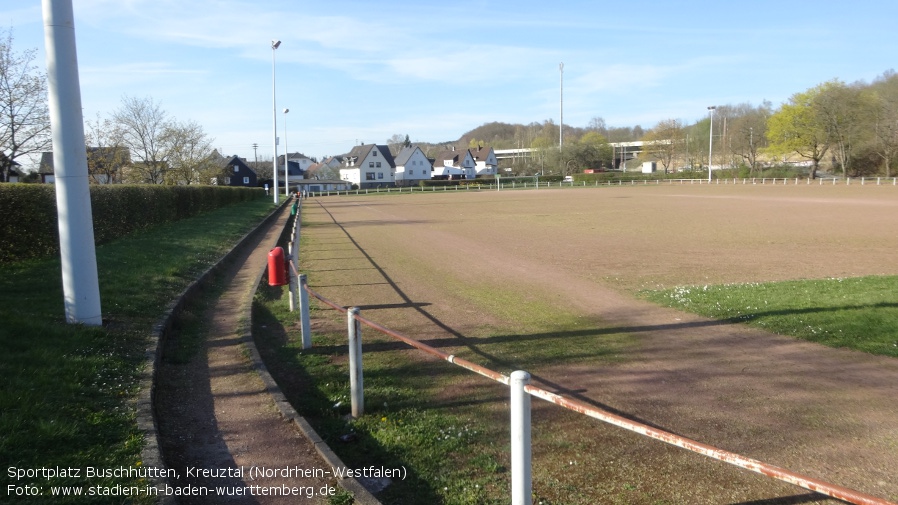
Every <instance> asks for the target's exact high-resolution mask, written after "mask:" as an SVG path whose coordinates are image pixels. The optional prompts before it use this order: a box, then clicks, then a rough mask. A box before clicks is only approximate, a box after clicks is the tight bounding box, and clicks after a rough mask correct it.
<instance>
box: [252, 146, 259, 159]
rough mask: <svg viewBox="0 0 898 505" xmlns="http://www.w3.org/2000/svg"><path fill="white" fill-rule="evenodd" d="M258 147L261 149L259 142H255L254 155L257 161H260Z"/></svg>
mask: <svg viewBox="0 0 898 505" xmlns="http://www.w3.org/2000/svg"><path fill="white" fill-rule="evenodd" d="M257 149H259V144H255V143H254V144H253V157H254V158H255V159H256V163H258V162H259V151H257Z"/></svg>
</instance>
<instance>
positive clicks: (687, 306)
mask: <svg viewBox="0 0 898 505" xmlns="http://www.w3.org/2000/svg"><path fill="white" fill-rule="evenodd" d="M641 296H642V297H644V298H645V299H647V300H650V301H653V302H655V303H658V304H661V305H665V306H668V307H674V308H677V309H681V310H685V311H688V312H693V313H695V314H699V315H702V316H705V317H710V318H714V319H719V320H726V321H732V322H736V323H745V324H749V325H751V326H755V327H758V328H762V329H765V330H767V331H771V332H774V333H778V334H781V335H790V336H794V337H798V338H801V339H804V340H808V341H811V342H817V343H819V344H823V345H826V346H830V347H843V348H848V349H854V350H857V351H862V352H867V353H870V354H877V355H882V356H891V357H898V337H896V335H898V276H869V277H854V278H844V279H822V280H795V281H784V282H768V283H745V284H727V285H718V286H684V287H677V288H673V289H667V290H661V291H643V292H641Z"/></svg>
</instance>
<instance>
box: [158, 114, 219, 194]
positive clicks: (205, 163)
mask: <svg viewBox="0 0 898 505" xmlns="http://www.w3.org/2000/svg"><path fill="white" fill-rule="evenodd" d="M161 140H162V143H163V144H164V145H165V148H166V150H167V153H168V156H167V157H168V162H169V166H170V168H169V170H168V172H167V174H166V177H165V182H166V183H167V184H208V183H209V181H210V180H211V179H212V178H213V177H215V176H216V175H218V174H219V172H221V166H220V165H219V164H218V163H216V162H215V160H214V159H213V158H212V156H211V153H212V139H211V138H209V137H208V136H206V133H205V132H204V131H203V127H202V125H200V124H199V123H197V122H195V121H187V122H184V123H177V122H172V123H169V124H168V125H167V126H166V127H165V130H164V131H163V133H162V139H161Z"/></svg>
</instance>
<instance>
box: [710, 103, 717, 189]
mask: <svg viewBox="0 0 898 505" xmlns="http://www.w3.org/2000/svg"><path fill="white" fill-rule="evenodd" d="M716 108H717V106H716V105H712V106H710V107H708V111H709V113H710V114H711V127H710V132H709V133H708V182H709V183H710V182H711V160H712V159H713V158H712V157H711V154H712V152H713V150H714V109H716Z"/></svg>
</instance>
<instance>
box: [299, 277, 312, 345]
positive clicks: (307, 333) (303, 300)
mask: <svg viewBox="0 0 898 505" xmlns="http://www.w3.org/2000/svg"><path fill="white" fill-rule="evenodd" d="M306 284H307V281H306V274H299V319H300V325H299V331H300V332H301V336H302V348H303V349H311V348H312V325H311V322H310V320H309V292H308V291H306Z"/></svg>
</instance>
